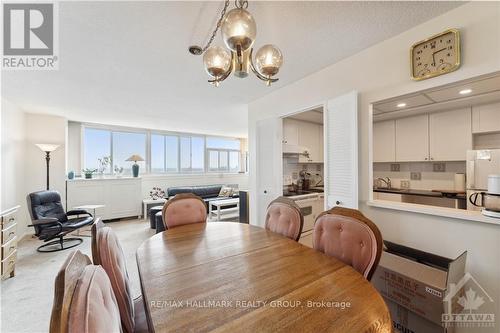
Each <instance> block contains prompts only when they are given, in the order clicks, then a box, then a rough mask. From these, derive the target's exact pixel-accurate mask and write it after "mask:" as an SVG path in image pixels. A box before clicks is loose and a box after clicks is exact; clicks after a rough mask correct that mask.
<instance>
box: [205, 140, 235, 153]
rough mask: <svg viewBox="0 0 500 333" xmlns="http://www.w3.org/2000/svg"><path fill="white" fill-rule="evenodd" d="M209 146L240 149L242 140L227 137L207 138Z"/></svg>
mask: <svg viewBox="0 0 500 333" xmlns="http://www.w3.org/2000/svg"><path fill="white" fill-rule="evenodd" d="M207 148H221V149H230V150H238V151H239V150H240V140H238V139H227V138H214V137H208V138H207Z"/></svg>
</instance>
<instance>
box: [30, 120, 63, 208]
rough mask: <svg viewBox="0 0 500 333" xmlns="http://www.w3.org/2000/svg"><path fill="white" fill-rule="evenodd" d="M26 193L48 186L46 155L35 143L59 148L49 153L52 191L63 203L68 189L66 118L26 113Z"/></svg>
mask: <svg viewBox="0 0 500 333" xmlns="http://www.w3.org/2000/svg"><path fill="white" fill-rule="evenodd" d="M25 119H26V160H27V161H28V163H26V172H25V173H26V174H25V180H26V188H25V191H26V193H30V192H34V191H40V190H44V189H45V187H46V170H47V169H46V164H45V163H46V162H45V153H44V152H43V151H41V150H40V149H39V148H38V147H37V146H35V144H36V143H51V144H58V145H60V146H59V148H57V150H55V151H53V152H52V153H51V154H50V189H51V190H56V191H59V192H60V193H61V196H62V199H63V201H64V193H65V188H66V183H65V181H66V131H67V124H68V121H67V120H66V118H63V117H58V116H50V115H42V114H31V113H26V118H25Z"/></svg>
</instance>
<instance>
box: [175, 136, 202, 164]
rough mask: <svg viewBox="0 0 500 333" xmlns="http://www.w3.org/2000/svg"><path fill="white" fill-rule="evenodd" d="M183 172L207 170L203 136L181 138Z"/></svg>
mask: <svg viewBox="0 0 500 333" xmlns="http://www.w3.org/2000/svg"><path fill="white" fill-rule="evenodd" d="M180 140H181V144H180V149H181V152H180V157H181V172H203V171H205V163H204V161H205V140H204V138H202V137H196V136H193V137H186V136H182V137H181V138H180Z"/></svg>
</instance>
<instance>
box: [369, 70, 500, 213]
mask: <svg viewBox="0 0 500 333" xmlns="http://www.w3.org/2000/svg"><path fill="white" fill-rule="evenodd" d="M499 87H500V73H498V72H496V73H492V74H489V75H483V76H480V77H475V78H471V79H467V80H463V81H459V82H455V83H451V84H447V85H444V86H440V87H435V88H431V89H427V90H424V91H420V92H415V93H412V94H407V95H403V96H398V97H394V98H390V99H386V100H383V101H379V102H376V103H373V104H372V116H373V132H372V133H373V136H372V158H373V164H372V175H373V177H372V180H373V182H372V184H370V186H371V192H372V198H373V200H372V203H374V202H375V203H381V202H388V203H394V207H398V209H404V207H405V205H406V207H412V208H411V209H409V210H412V209H416V210H415V211H418V209H419V208H418V207H423V206H427V207H436V208H437V207H439V208H447V209H452V210H455V211H456V212H457V213H460V212H462V213H463V215H464V216H468V217H470V218H473V217H474V216H475V215H477V217H478V218H479V219H482V217H483V216H486V217H498V218H500V205H499V202H500V199H498V198H500V181H499V180H498V179H500V88H499ZM375 205H376V204H375ZM415 207H416V208H415ZM436 211H438V210H436ZM449 212H451V211H449ZM451 214H453V213H451ZM459 216H460V214H458V215H457V217H459Z"/></svg>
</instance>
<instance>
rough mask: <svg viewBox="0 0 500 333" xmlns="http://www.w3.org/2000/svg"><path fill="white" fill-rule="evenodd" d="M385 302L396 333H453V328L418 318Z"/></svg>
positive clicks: (385, 299) (388, 301)
mask: <svg viewBox="0 0 500 333" xmlns="http://www.w3.org/2000/svg"><path fill="white" fill-rule="evenodd" d="M384 301H385V303H386V304H387V307H388V308H389V311H390V313H391V318H392V331H393V332H394V333H452V332H453V331H452V329H451V328H445V327H443V326H441V325H438V324H435V323H433V322H431V321H429V320H427V319H425V318H423V317H420V316H418V315H417V314H415V313H414V312H411V311H410V310H408V309H407V308H405V307H403V306H401V305H399V304H397V303H395V302H393V301H391V300H388V299H387V298H385V297H384Z"/></svg>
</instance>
